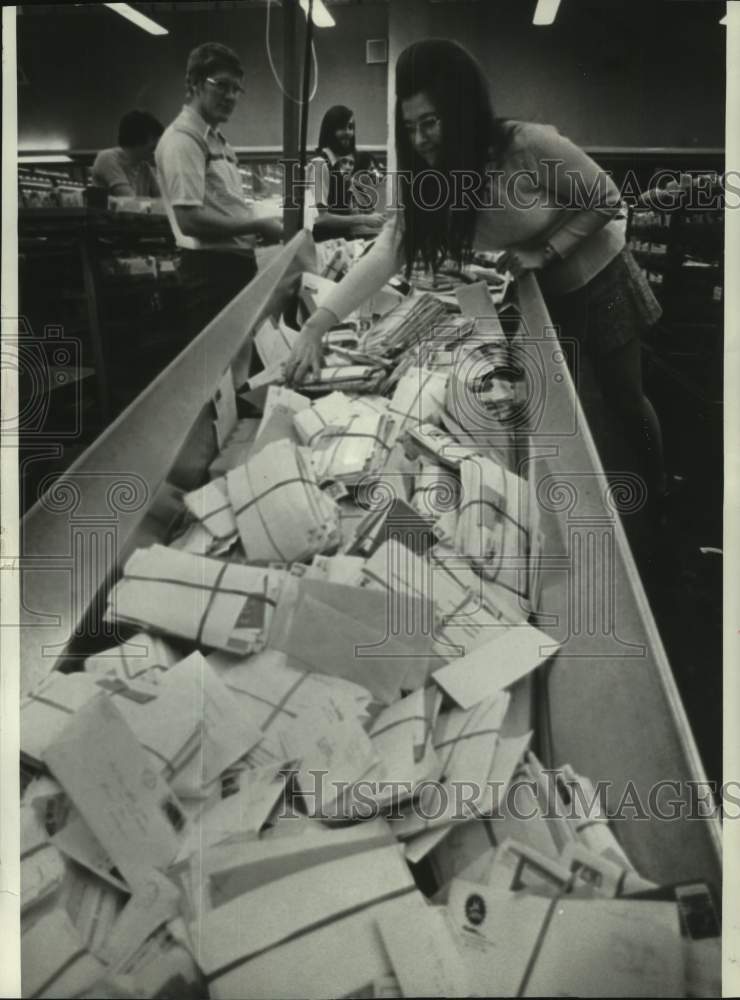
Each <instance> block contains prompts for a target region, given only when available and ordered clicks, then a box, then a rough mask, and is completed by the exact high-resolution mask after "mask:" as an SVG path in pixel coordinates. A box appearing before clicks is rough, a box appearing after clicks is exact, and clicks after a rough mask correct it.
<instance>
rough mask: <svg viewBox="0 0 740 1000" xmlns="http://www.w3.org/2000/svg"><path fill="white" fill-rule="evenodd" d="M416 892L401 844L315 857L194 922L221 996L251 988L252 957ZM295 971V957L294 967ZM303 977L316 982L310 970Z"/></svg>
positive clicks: (200, 951) (200, 952) (199, 955)
mask: <svg viewBox="0 0 740 1000" xmlns="http://www.w3.org/2000/svg"><path fill="white" fill-rule="evenodd" d="M413 892H415V885H414V881H413V879H412V877H411V873H410V872H409V870H408V867H407V865H406V863H405V861H404V860H403V857H402V855H401V853H400V850H399V848H398V846H397V845H391V846H389V847H381V848H379V849H377V850H372V851H366V852H364V853H362V854H355V855H351V856H349V857H345V858H339V859H338V860H335V861H331V862H328V863H327V864H323V865H315V866H313V867H311V868H308V869H305V870H302V871H299V872H296V873H295V874H293V875H291V876H289V877H288V878H284V879H279V880H277V881H275V882H270V883H268V884H267V885H263V886H262V887H260V888H258V889H255V890H254V891H253V892H249V893H246V894H245V895H243V896H239V897H237V898H236V899H234V900H233V901H232V902H230V903H226V904H225V905H223V906H220V907H218V908H217V909H215V910H212V911H210V912H209V913H207V914H206V915H205V916H204V919H203V920H202V922H201V923H199V924H198V925H196V926H194V927H193V935H192V936H193V941H194V943H195V946H196V959H197V961H198V963H199V965H200V966H201V968H202V969H203V970H204V972H205V974H206V976H207V978H208V980H209V983H210V985H211V987H212V988H215V989H216V990H217V991H218V992H217V993H216V994H215V995H216V996H221V997H226V996H239V997H247V996H253V995H254V992H253V990H254V979H253V977H252V974H251V970H250V964H251V960H253V959H256V958H259V957H260V956H262V955H265V954H267V953H268V952H270V951H276V950H277V949H280V948H281V946H282V947H285V946H290V945H291V944H292V942H293V941H295V940H296V939H297V938H300V937H305V936H307V935H308V934H309V933H310V932H311V931H313V930H315V929H318V928H319V927H321V926H322V925H325V926H328V925H329V924H330V923H331V922H334V924H335V927H334V932H335V934H336V933H337V932H338V931H339V926H338V925H339V922H340V921H341V919H342V918H343V917H344V916H349V915H350V914H352V913H354V912H356V911H358V910H359V909H360V908H362V907H370V906H372V904H373V903H376V902H379V901H381V900H384V899H389V898H390V897H392V896H396V897H400V896H402V895H403V894H408V893H413ZM254 914H259V915H260V918H259V920H255V919H253V917H254ZM365 947H367V945H365ZM283 961H286V958H284V959H283ZM297 971H298V966H296V965H294V966H293V974H294V975H295V974H296V972H297ZM303 985H304V987H305V986H306V985H307V986H309V988H310V987H311V986H312V985H313V984H312V983H311V981H310V979H308V978H307V979H306V980H305V983H304V984H303Z"/></svg>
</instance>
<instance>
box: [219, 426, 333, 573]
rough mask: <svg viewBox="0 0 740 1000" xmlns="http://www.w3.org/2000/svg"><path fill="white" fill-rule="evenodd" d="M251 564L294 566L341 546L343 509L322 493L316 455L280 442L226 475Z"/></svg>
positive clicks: (286, 442) (242, 538)
mask: <svg viewBox="0 0 740 1000" xmlns="http://www.w3.org/2000/svg"><path fill="white" fill-rule="evenodd" d="M226 486H227V490H228V495H229V501H230V503H231V507H232V509H233V512H234V518H235V519H236V525H237V528H238V531H239V537H240V538H241V542H242V545H243V547H244V551H245V553H246V556H247V559H248V560H249V561H250V562H269V561H271V560H275V559H277V560H279V561H281V562H293V561H297V560H302V559H307V558H310V557H311V556H313V555H314V554H315V553H317V552H327V551H331V550H332V549H336V548H337V546H338V544H339V529H338V511H337V506H336V504H335V503H334V501H333V500H332V499H330V497H328V496H326V494H324V493H322V491H321V490H320V489H319V485H318V482H317V477H316V473H315V471H314V467H313V463H312V460H311V452H309V451H305V452H304V450H302V449H300V448H296V447H295V445H294V444H292V443H291V442H290V441H284V440H278V441H275V442H274V444H273V445H272V446H271V447H270V448H264V449H263V450H262V451H260V452H259V453H258V454H257V455H255V456H254V457H253V458H251V459H250V460H249V461H248V462H247V463H246V465H243V466H241V467H240V468H238V469H234V470H232V471H231V472H229V473H228V474H227V476H226Z"/></svg>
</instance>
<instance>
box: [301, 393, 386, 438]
mask: <svg viewBox="0 0 740 1000" xmlns="http://www.w3.org/2000/svg"><path fill="white" fill-rule="evenodd" d="M387 412H388V400H387V399H384V398H383V397H382V396H361V397H355V398H353V397H351V396H347V395H346V394H345V393H343V392H332V393H330V394H329V395H328V396H322V397H321V398H320V399H317V400H316V401H315V402H313V403H311V405H310V406H308V407H305V408H303V409H300V410H298V411H297V412H296V414H295V416H294V417H293V423H294V425H295V429H296V431H297V432H298V436H299V438H300V440H301V443H302V444H304V445H307V446H308V447H310V448H313V447H314V446H315V445H316V444H317V442H318V441H319V439H320V437H321V435H322V434H324V433H329V434H334V435H336V434H337V433H339V432H340V431H345V430H346V429H347V427H348V425H349V423H350V421H351V420H352V418H353V417H356V416H368V415H372V414H374V415H375V416H381V415H384V414H386V413H387Z"/></svg>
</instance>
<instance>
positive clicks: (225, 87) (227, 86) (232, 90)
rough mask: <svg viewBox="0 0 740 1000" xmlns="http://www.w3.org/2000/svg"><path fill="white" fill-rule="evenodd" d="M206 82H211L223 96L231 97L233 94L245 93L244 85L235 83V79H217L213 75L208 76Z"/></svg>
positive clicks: (239, 95)
mask: <svg viewBox="0 0 740 1000" xmlns="http://www.w3.org/2000/svg"><path fill="white" fill-rule="evenodd" d="M206 83H210V84H211V86H212V87H214V88H215V89H216V90H217V91H218V92H219V94H221V95H223V97H230V96H231V95H232V94H234V95H235V96H236V97H241V95H242V94H243V93H244V87H242V86H240V84H238V83H234V81H233V80H216V79H214V77H212V76H207V77H206Z"/></svg>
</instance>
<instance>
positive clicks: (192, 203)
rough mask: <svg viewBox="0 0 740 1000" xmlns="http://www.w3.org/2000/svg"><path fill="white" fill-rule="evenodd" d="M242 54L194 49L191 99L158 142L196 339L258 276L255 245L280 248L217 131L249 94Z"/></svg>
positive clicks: (278, 229)
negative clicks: (250, 200) (246, 194)
mask: <svg viewBox="0 0 740 1000" xmlns="http://www.w3.org/2000/svg"><path fill="white" fill-rule="evenodd" d="M243 79H244V70H243V68H242V64H241V62H240V60H239V57H238V56H237V54H236V53H235V52H234V51H233V50H232V49H230V48H228V47H227V46H225V45H220V44H219V43H217V42H205V43H204V44H203V45H199V46H198V47H197V48H195V49H193V51H192V52H191V53H190V55H189V57H188V62H187V68H186V72H185V86H186V95H187V96H186V101H185V105H184V106H183V109H182V111H181V112H180V114H179V115H178V116H177V118H175V120H174V121H173V122H172V124H171V125H169V126H168V127H167V128H166V129H165V130H164V133H163V135H162V138H161V139H160V140H159V143H158V144H157V148H156V151H155V160H156V164H157V171H158V176H159V182H160V187H161V190H162V200H163V202H164V207H165V211H166V212H167V217H168V218H169V220H170V225H171V227H172V230H173V233H174V235H175V242H176V243H177V246H178V248H179V250H180V266H179V269H178V275H179V281H180V285H181V288H182V290H183V297H184V306H185V318H186V324H187V329H186V334H187V335H188V336H189V338H191V337H193V336H195V335H196V334H197V333H199V332H200V331H201V330H202V329H203V327H204V326H206V325H207V324H208V323H209V322H210V321H211V320H212V319H213V317H214V316H216V315H217V314H218V313H219V312H220V311H221V310H222V309H223V308H224V307H225V306H226V305H227V304H228V303H229V302H230V301H231V300H232V299H233V298H234V296H235V295H236V294H237V293H238V292H240V291H241V290H242V289H243V288H244V287H245V285H247V284H248V283H249V282H250V281H251V280H252V278H253V277H254V275H255V274H256V272H257V263H256V259H255V252H254V251H255V245H256V242H257V240H258V239H260V240H261V241H263V242H265V243H276V242H279V241H280V239H281V237H282V231H283V229H282V223H281V221H280V219H278V218H277V217H274V216H269V217H265V216H260V214H259V212H258V211H257V209H256V208H255V207H254V206H251V207H250V206H249V205H248V204H247V202H246V201H245V197H244V191H243V187H242V176H241V173H240V172H239V167H238V163H237V158H236V153H235V152H234V150H233V148H232V147H231V146H230V145H229V143H228V142H227V141H226V138H225V137H224V134H223V132H222V131H221V129H220V126H221V125H223V124H224V123H225V122H227V121H228V120H229V118H230V117H231V115H232V114H233V111H234V108H235V107H236V102H237V100H238V99H239V98H240V97H241V96H242V95H243V94H244V89H243V87H242V83H243Z"/></svg>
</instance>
